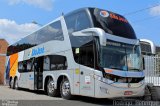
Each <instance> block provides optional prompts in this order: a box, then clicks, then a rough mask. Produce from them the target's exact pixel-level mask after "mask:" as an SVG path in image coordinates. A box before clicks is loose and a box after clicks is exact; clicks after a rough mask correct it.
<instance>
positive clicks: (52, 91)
mask: <svg viewBox="0 0 160 106" xmlns="http://www.w3.org/2000/svg"><path fill="white" fill-rule="evenodd" d="M58 94H59V91H58V89H55V87H54V81H53V80H52V79H49V80H48V82H47V95H48V96H51V97H55V96H58Z"/></svg>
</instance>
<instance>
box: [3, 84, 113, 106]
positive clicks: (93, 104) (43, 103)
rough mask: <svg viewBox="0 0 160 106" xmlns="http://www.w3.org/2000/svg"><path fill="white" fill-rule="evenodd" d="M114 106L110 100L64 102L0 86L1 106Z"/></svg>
mask: <svg viewBox="0 0 160 106" xmlns="http://www.w3.org/2000/svg"><path fill="white" fill-rule="evenodd" d="M8 104H9V105H8ZM112 104H113V101H112V100H108V99H94V98H89V97H79V96H76V97H75V99H74V100H64V99H62V98H60V97H49V96H47V95H45V93H44V92H43V91H31V90H26V89H20V90H13V89H10V88H9V87H8V86H0V106H1V105H2V106H11V105H12V106H102V105H103V106H104V105H112Z"/></svg>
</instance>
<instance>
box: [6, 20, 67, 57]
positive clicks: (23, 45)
mask: <svg viewBox="0 0 160 106" xmlns="http://www.w3.org/2000/svg"><path fill="white" fill-rule="evenodd" d="M51 40H60V41H63V40H64V36H63V32H62V27H61V22H60V21H57V22H54V23H51V24H49V25H47V26H45V27H44V28H42V29H40V30H38V31H36V32H34V33H33V34H31V35H29V36H27V37H25V38H23V39H22V40H20V41H18V42H17V43H15V44H13V45H11V46H9V48H8V50H7V55H8V56H9V55H11V54H14V53H17V52H20V51H23V50H25V49H28V48H31V47H33V46H36V45H38V44H41V43H45V42H47V41H51Z"/></svg>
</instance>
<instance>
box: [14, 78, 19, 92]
mask: <svg viewBox="0 0 160 106" xmlns="http://www.w3.org/2000/svg"><path fill="white" fill-rule="evenodd" d="M14 88H15V89H16V90H18V89H19V87H18V79H17V78H16V79H15V81H14Z"/></svg>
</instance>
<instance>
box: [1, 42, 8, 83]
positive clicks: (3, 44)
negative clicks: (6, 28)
mask: <svg viewBox="0 0 160 106" xmlns="http://www.w3.org/2000/svg"><path fill="white" fill-rule="evenodd" d="M7 47H8V43H7V41H6V40H4V39H0V84H4V73H5V63H6V56H5V54H6V52H7Z"/></svg>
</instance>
